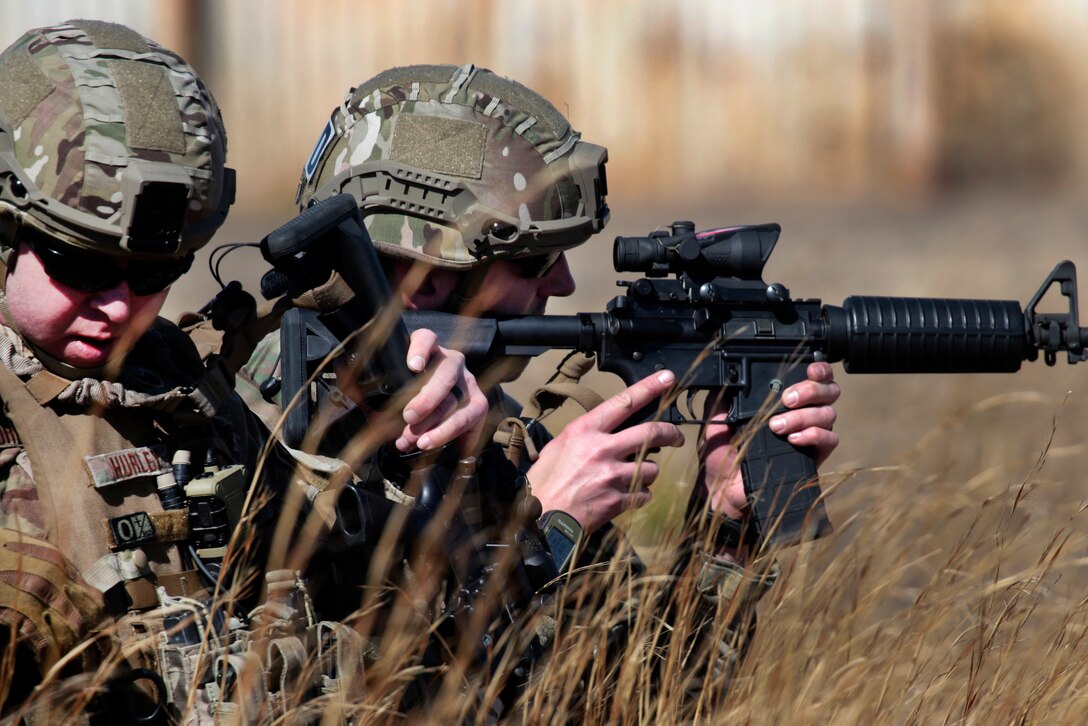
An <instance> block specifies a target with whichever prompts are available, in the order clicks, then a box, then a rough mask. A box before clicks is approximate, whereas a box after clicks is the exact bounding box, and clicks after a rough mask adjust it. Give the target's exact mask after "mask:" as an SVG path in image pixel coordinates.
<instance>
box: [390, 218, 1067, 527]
mask: <svg viewBox="0 0 1088 726" xmlns="http://www.w3.org/2000/svg"><path fill="white" fill-rule="evenodd" d="M780 231H781V228H780V227H779V225H777V224H762V225H754V226H741V227H727V228H721V229H713V230H708V231H704V232H698V233H696V232H695V226H694V224H692V223H691V222H676V223H674V224H673V225H671V228H670V230H669V231H668V232H666V231H658V232H653V233H651V234H650V235H649V236H647V237H617V238H616V241H615V245H614V248H613V264H614V266H615V269H616V271H617V272H639V273H642V274H644V275H646V277H644V278H642V279H639V280H636V281H633V282H629V281H620V282H619V283H617V284H619V285H620V286H622V287H625V288H626V293H625V294H623V295H619V296H617V297H615V298H613V299H612V301H611V302H609V303H608V305H607V306H606V310H605V312H598V313H579V314H577V315H570V316H526V317H519V318H510V319H500V320H494V319H467V318H459V317H455V316H451V315H446V314H442V313H435V312H428V311H409V312H407V313H406V314H405V320H406V322H407V324H408V327H409V328H411V329H415V328H422V327H426V328H430V329H432V330H435V331H436V332H437V333H438V334H439V337H440V339H441V340H442V341H443V344H446V345H452V347H457V348H460V349H461V350H463V351H464V352H465V354H466V356H467V357H468V359H469V361H470V363H471V362H473V361H486V360H494V359H495V358H496V357H499V356H534V355H538V354H540V353H542V352H544V351H546V350H549V349H555V348H560V349H576V350H580V351H583V352H585V353H587V354H588V353H592V354H595V355H596V358H597V367H598V368H599V369H600V370H602V371H606V372H610V373H615V374H617V375H618V376H620V377H621V378H622V379H623V380H624V382H626V383H627V384H632V383H634V382H635V381H638V380H640V379H642V378H643V377H645V376H647V375H650V374H651V373H653V372H655V371H659V370H663V369H669V370H672V371H673V372H675V373H676V375H677V378H678V387H680V388H681V389H683V391H684V392H686V394H687V396H686V397H685V398H684V399H681V400H675V399H674V400H673V401H672V402H671V404H670V405H669V407H668V408H667V409H666V410H665V411H664V413H663V414H662V415H661V418H662V420H665V421H670V422H673V423H681V424H682V423H701V422H703V421H705V419H706V416H707V415H708V412H706V411H703V412H701V414H696V413H694V412H693V411H692V408H693V405H694V404H695V401H696V399H695V395H696V394H698V393H699V392H701V391H707V392H709V395H708V397H707V402H706V405H712V403H711V401H712V399H714V398H715V397H716V396H717V395H718V392H719V391H722V392H724V394H725V398H724V400H725V401H727V402H729V404H730V407H729V410H728V422H729V423H730V424H731V425H733V426H734V427H736V428H738V429H740V430H746V429H748V430H747V431H746V432H745V435H746V436H749V437H750V443H749V445H748V448H747V449H746V452H745V456H744V458H743V460H742V464H741V466H742V473H743V476H744V483H745V489H746V491H747V493H748V496H749V499H750V501H751V505H752V514H751V522H750V524H749V527H751V528H754V535H755V536H756V537H758V538H759V540H760V541H761V542H763V543H765V544H767V543H778V544H789V543H792V542H796V541H798V540H800V539H802V538H806V537H819V536H821V535H822V534H825V533H826V532H828V531H830V522H829V521H828V519H827V514H826V512H825V510H824V506H823V503H822V501H821V500H820V496H819V495H820V490H819V487H818V484H817V476H816V466H815V462H814V460H813V455H814V454H813V452H812V451H810V450H806V449H804V448H800V449H798V448H795V447H794V446H792V445H791V444H790V443H789V442H788V441H786V440H785V439H784V438H782V437H779V436H777V435H775V434H774V433H772V432H771V431H770V430H769V429H768V428H767V427H766V426H765V425H763V424H764V423H765V422H766V419H767V415H766V414H767V409H766V408H765V406H766V405H768V404H769V405H770V407H771V408H772V409H773V410H781V409H780V407H779V405H778V403H777V396H778V394H779V393H780V392H781V391H783V390H784V389H785V388H787V387H788V386H790V385H791V384H793V383H796V382H798V381H801V380H804V378H805V377H806V367H807V364H808V363H810V362H812V361H818V360H826V361H828V362H837V361H842V362H843V363H844V367H845V370H846V371H847V372H848V373H982V372H1013V371H1016V370H1018V369H1019V368H1020V365H1021V363H1022V362H1023V361H1024V360H1035V359H1036V358H1038V356H1039V354H1040V353H1042V355H1043V358H1044V360H1045V361H1046V362H1047V363H1048V364H1049V365H1053V364H1054V363H1055V362H1056V360H1057V356H1058V354H1059V353H1060V352H1062V351H1064V352H1066V353H1067V354H1068V360H1069V362H1070V363H1076V362H1078V361H1082V360H1085V359H1086V358H1088V353H1086V352H1085V344H1086V343H1088V329H1086V328H1081V327H1080V326H1079V323H1078V319H1077V310H1078V306H1077V285H1076V268H1075V267H1074V265H1073V263H1072V262H1069V261H1065V262H1062V263H1060V264H1059V265H1058V266H1057V267H1055V268H1054V270H1053V272H1051V273H1050V276H1049V277H1047V279H1046V281H1045V282H1044V283H1043V285H1042V287H1041V288H1040V289H1039V291H1038V293H1037V294H1036V295H1035V297H1033V298H1032V300H1031V302H1029V303H1028V305H1027V307H1026V308H1025V309H1021V307H1020V305H1019V303H1017V302H1015V301H1008V300H960V299H947V298H904V297H863V296H851V297H848V298H847V299H846V300H845V301H844V302H843V304H842V306H841V307H840V306H833V305H823V304H821V302H820V301H819V300H795V299H793V298H791V297H790V292H789V290H788V289H786V287H784V286H783V285H781V284H779V283H773V284H767V283H765V282H764V281H763V268H764V265H766V263H767V260H768V259H769V257H770V255H771V251H772V250H773V249H774V246H775V243H776V242H777V240H778V236H779V232H780ZM1055 284H1058V285H1059V286H1060V291H1061V294H1062V295H1063V296H1064V297H1065V298H1066V300H1067V301H1068V311H1067V312H1061V313H1046V314H1044V313H1040V312H1038V311H1037V310H1036V306H1037V304H1038V303H1039V302H1040V300H1041V299H1042V298H1043V296H1044V295H1045V294H1046V293H1047V292H1048V291H1049V290H1050V289H1051V287H1052V286H1053V285H1055ZM681 402H683V403H685V404H686V408H687V411H686V412H682V411H681V410H680V404H681ZM772 412H773V411H772ZM654 415H657V409H656V408H648V409H645V410H643V411H641V412H639V413H638V414H636V416H635V419H634V420H632V421H630V422H629V423H634V422H637V420H644V419H647V418H650V417H652V416H654Z"/></svg>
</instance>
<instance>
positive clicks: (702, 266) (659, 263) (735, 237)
mask: <svg viewBox="0 0 1088 726" xmlns="http://www.w3.org/2000/svg"><path fill="white" fill-rule="evenodd" d="M670 230H671V234H670V233H669V232H666V231H664V230H657V231H655V232H651V233H650V234H649V235H648V236H646V237H617V238H616V241H615V243H614V244H613V246H612V264H613V266H614V267H615V268H616V271H617V272H640V273H643V274H645V275H648V276H650V277H664V276H666V275H668V274H681V273H686V274H688V275H691V276H692V277H695V278H699V279H704V278H711V277H723V276H724V277H735V278H738V279H741V280H758V279H760V277H761V276H762V275H763V266H764V265H765V264H767V258H768V257H770V255H771V251H772V250H773V249H774V245H775V242H777V241H778V235H779V233H780V232H781V231H782V228H781V227H780V226H779V225H777V224H773V223H772V224H755V225H748V226H743V227H723V228H720V229H710V230H706V231H703V232H696V231H695V223H694V222H673V223H672V224H671V225H670Z"/></svg>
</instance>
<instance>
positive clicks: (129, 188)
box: [0, 20, 234, 261]
mask: <svg viewBox="0 0 1088 726" xmlns="http://www.w3.org/2000/svg"><path fill="white" fill-rule="evenodd" d="M226 146H227V137H226V133H225V131H224V129H223V121H222V118H221V115H220V112H219V108H218V106H217V105H216V103H215V99H214V98H213V97H212V95H211V93H210V92H209V91H208V89H207V88H206V87H205V86H204V83H203V82H202V81H201V80H200V78H198V77H197V75H196V73H195V72H194V71H193V70H192V68H190V67H189V66H188V65H187V64H186V63H185V61H184V60H182V59H181V58H180V57H178V56H177V55H176V54H174V53H173V52H171V51H169V50H167V49H165V48H163V47H161V46H159V45H157V44H156V43H154V42H152V41H150V40H148V39H147V38H144V37H143V36H141V35H140V34H139V33H136V32H135V31H133V30H131V29H129V28H127V27H125V26H123V25H116V24H114V23H105V22H100V21H94V20H72V21H68V22H65V23H61V24H59V25H55V26H51V27H46V28H38V29H35V30H31V31H29V32H27V33H26V34H24V35H23V36H22V37H21V38H19V40H17V41H15V43H14V44H12V45H11V46H9V47H8V48H7V49H6V50H5V51H4V52H3V54H0V228H2V230H3V235H2V239H0V253H2V256H3V259H4V260H5V261H6V260H7V257H8V256H9V255H10V254H11V250H12V246H13V244H14V241H15V233H16V230H17V229H18V228H19V227H20V226H21V225H26V226H27V227H30V228H33V229H35V230H37V232H39V233H44V234H46V235H47V236H49V237H50V238H53V239H56V240H59V241H61V242H62V243H66V244H69V245H74V246H76V247H80V248H84V249H89V250H94V251H96V252H101V253H105V254H110V255H116V256H125V257H132V258H135V259H140V260H161V259H176V258H184V257H187V256H189V255H191V253H192V252H193V251H194V250H196V249H198V248H199V247H201V246H202V245H203V244H205V243H206V242H207V241H208V240H209V239H210V238H211V236H212V234H213V233H214V232H215V230H216V229H217V228H218V227H219V226H220V225H221V224H222V223H223V220H224V219H225V218H226V215H227V209H228V208H229V207H230V205H231V203H232V202H233V201H234V173H233V170H231V169H227V168H226V167H225V166H224V163H225V160H226Z"/></svg>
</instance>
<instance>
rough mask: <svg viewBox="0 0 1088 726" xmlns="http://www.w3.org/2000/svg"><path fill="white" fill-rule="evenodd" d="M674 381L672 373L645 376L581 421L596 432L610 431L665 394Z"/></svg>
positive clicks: (665, 372)
mask: <svg viewBox="0 0 1088 726" xmlns="http://www.w3.org/2000/svg"><path fill="white" fill-rule="evenodd" d="M675 380H676V376H675V375H674V374H673V372H672V371H660V372H659V373H654V374H652V375H649V376H646V377H645V378H643V379H642V380H641V381H639V382H637V383H635V384H634V385H632V386H628V387H627V388H625V389H624V390H622V391H620V392H619V393H617V394H616V395H615V396H613V397H612V398H609V399H608V400H606V401H605V402H604V403H602V404H601V405H600V406H597V408H595V409H593V410H592V411H590V412H589V413H587V414H586V415H585V416H584V417H583V420H584V421H585V422H586V424H587V425H589V426H590V427H591V428H593V429H595V430H597V431H612V430H614V429H615V428H616V427H617V426H619V425H620V424H621V423H623V422H624V421H626V420H627V419H628V418H630V417H631V414H633V413H634V412H635V411H638V410H639V409H641V408H642V407H643V406H646V405H647V404H649V403H650V402H651V401H653V400H654V399H656V398H658V397H659V396H661V394H663V393H665V391H667V390H668V389H669V386H671V385H672V383H673V381H675Z"/></svg>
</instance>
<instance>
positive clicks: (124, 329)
mask: <svg viewBox="0 0 1088 726" xmlns="http://www.w3.org/2000/svg"><path fill="white" fill-rule="evenodd" d="M14 261H15V264H14V266H12V267H11V268H10V269H9V272H8V276H7V283H6V294H7V300H8V308H9V310H10V311H11V317H12V322H13V323H15V325H16V326H17V327H18V328H19V331H20V332H21V333H22V334H23V336H24V337H26V338H27V339H28V340H29V341H30V342H31V343H33V344H34V345H35V346H36V347H37V348H39V349H40V350H42V351H44V352H45V353H48V354H49V355H51V356H53V357H54V358H57V359H58V360H60V361H61V362H63V363H67V364H68V365H70V366H75V367H77V368H95V367H99V366H103V365H105V364H106V363H107V362H108V361H109V360H110V358H111V356H113V355H114V354H117V353H123V352H124V351H126V350H127V349H128V348H129V347H131V345H132V344H133V343H135V342H136V340H137V339H139V337H140V336H141V335H143V334H144V333H145V332H147V329H148V328H149V327H150V326H151V324H152V323H153V322H154V320H155V316H156V315H158V313H159V310H161V309H162V305H163V303H164V302H165V301H166V294H167V291H166V290H163V291H162V292H158V293H155V294H152V295H135V294H133V292H132V291H131V290H130V289H129V286H128V283H127V282H125V281H124V280H122V281H121V282H119V283H118V284H117V285H115V286H113V287H111V288H108V289H105V290H99V291H97V292H82V291H80V290H76V289H74V288H71V287H68V286H67V285H64V284H62V283H60V282H57V281H56V280H54V279H52V278H51V277H49V275H48V274H47V273H46V271H45V267H44V266H43V265H42V261H41V259H39V257H38V256H37V254H35V253H34V252H33V251H32V250H31V249H30V247H28V246H27V245H25V244H20V245H19V249H18V252H17V253H16V257H15V258H14Z"/></svg>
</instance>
